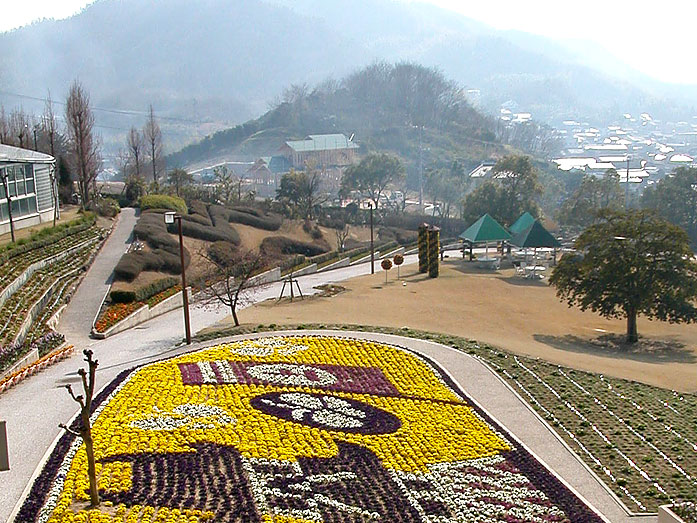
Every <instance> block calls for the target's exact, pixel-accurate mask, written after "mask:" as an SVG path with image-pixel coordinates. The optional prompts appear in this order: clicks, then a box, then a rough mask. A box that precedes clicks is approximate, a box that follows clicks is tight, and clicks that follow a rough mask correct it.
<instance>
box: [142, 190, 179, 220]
mask: <svg viewBox="0 0 697 523" xmlns="http://www.w3.org/2000/svg"><path fill="white" fill-rule="evenodd" d="M140 208H141V209H143V210H146V209H169V210H170V211H176V212H178V213H179V214H182V215H184V214H186V213H187V212H188V208H187V206H186V202H185V201H184V199H183V198H179V197H178V196H170V195H168V194H148V195H145V196H141V198H140Z"/></svg>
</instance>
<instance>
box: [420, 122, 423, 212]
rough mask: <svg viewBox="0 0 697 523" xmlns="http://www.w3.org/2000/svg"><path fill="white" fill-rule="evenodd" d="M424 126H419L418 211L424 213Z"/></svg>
mask: <svg viewBox="0 0 697 523" xmlns="http://www.w3.org/2000/svg"><path fill="white" fill-rule="evenodd" d="M423 134H424V126H423V125H421V126H420V127H419V213H420V214H423V213H424V147H423Z"/></svg>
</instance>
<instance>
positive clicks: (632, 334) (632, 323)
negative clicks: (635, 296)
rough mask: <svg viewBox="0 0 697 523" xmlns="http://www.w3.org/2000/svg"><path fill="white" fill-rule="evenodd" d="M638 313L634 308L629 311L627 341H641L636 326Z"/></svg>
mask: <svg viewBox="0 0 697 523" xmlns="http://www.w3.org/2000/svg"><path fill="white" fill-rule="evenodd" d="M636 316H637V313H636V311H635V310H634V309H629V310H628V311H627V343H636V342H637V341H639V335H638V334H637V328H636Z"/></svg>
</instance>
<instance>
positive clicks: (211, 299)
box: [197, 244, 266, 327]
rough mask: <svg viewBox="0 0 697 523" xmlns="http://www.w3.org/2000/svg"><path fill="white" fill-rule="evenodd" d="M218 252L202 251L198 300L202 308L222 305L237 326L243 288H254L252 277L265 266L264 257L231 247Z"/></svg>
mask: <svg viewBox="0 0 697 523" xmlns="http://www.w3.org/2000/svg"><path fill="white" fill-rule="evenodd" d="M223 245H226V246H225V247H224V248H223V249H222V252H221V249H218V250H217V251H216V250H209V251H208V252H202V253H201V256H203V258H205V259H206V260H208V261H209V262H210V263H208V268H207V270H205V271H204V273H203V275H202V276H201V277H200V281H199V283H198V285H197V286H198V287H200V288H201V292H200V293H199V295H198V296H199V300H201V303H203V304H205V305H216V304H222V305H224V306H226V307H229V308H230V312H231V313H232V319H233V321H234V322H235V327H237V326H238V325H239V324H240V321H239V319H238V318H237V307H238V306H239V305H243V304H244V303H245V302H246V299H247V296H248V293H245V292H244V291H246V290H247V289H250V288H252V287H254V286H255V285H254V281H253V280H252V276H254V275H255V274H257V273H259V272H260V271H261V270H262V269H263V268H264V266H265V265H266V262H265V259H264V256H263V255H262V254H261V252H259V251H251V250H236V249H235V247H234V246H233V245H232V244H223Z"/></svg>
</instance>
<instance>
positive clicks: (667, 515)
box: [658, 505, 685, 523]
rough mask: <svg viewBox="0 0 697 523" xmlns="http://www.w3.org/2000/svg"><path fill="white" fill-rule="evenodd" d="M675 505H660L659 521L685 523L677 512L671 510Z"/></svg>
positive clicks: (663, 522)
mask: <svg viewBox="0 0 697 523" xmlns="http://www.w3.org/2000/svg"><path fill="white" fill-rule="evenodd" d="M672 506H673V505H661V506H660V507H658V523H685V521H684V520H683V519H682V518H681V517H680V516H678V515H677V514H676V513H675V512H673V511H672V510H670V507H672Z"/></svg>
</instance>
